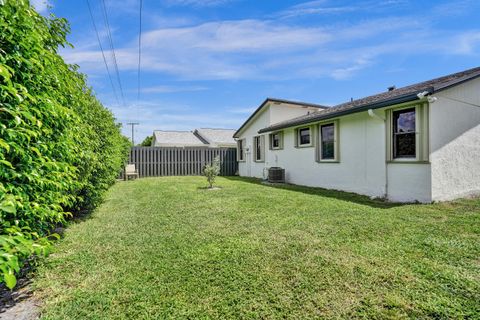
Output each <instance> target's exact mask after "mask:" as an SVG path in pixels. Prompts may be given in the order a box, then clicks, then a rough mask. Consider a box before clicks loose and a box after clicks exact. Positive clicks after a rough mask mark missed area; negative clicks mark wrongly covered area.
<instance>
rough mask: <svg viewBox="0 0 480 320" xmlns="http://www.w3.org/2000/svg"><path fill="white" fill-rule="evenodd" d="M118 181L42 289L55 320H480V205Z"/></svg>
mask: <svg viewBox="0 0 480 320" xmlns="http://www.w3.org/2000/svg"><path fill="white" fill-rule="evenodd" d="M205 185H206V182H205V180H204V178H202V177H167V178H148V179H140V180H136V181H131V182H120V183H117V184H116V185H115V186H114V187H113V188H112V189H111V190H110V191H109V194H108V198H107V200H106V202H105V203H104V204H103V205H102V206H101V207H100V208H99V209H98V210H97V211H96V212H95V213H94V214H93V215H92V216H91V218H89V219H87V220H85V221H82V222H79V223H76V224H74V225H72V226H71V227H70V228H68V230H67V232H66V237H65V238H64V239H62V240H61V241H60V242H59V243H58V245H57V246H56V252H55V253H54V254H53V255H52V256H50V257H49V258H48V259H47V261H46V262H45V263H44V264H42V266H41V267H40V268H39V270H38V272H37V273H38V274H37V276H36V278H35V287H36V288H37V289H36V290H37V295H38V296H39V297H40V298H41V299H42V300H43V307H42V312H43V317H44V318H45V319H157V318H158V319H165V318H175V319H182V318H189V319H192V318H201V319H208V318H222V319H225V318H243V319H250V318H267V319H274V318H292V319H299V318H361V317H364V318H382V319H383V318H395V319H396V318H437V319H438V318H445V319H446V318H468V317H469V318H471V319H474V318H477V319H478V318H480V200H478V199H477V200H465V201H459V202H455V203H444V204H434V205H403V206H401V205H394V204H388V203H383V202H379V201H372V200H369V199H368V198H366V197H362V196H357V195H353V194H349V193H341V192H335V191H326V190H322V189H313V188H305V187H297V186H284V187H272V186H267V185H262V184H260V183H259V182H258V181H256V180H247V179H241V178H229V179H227V178H219V179H218V185H219V186H221V187H222V189H221V190H214V191H211V190H205V189H204V188H203V187H204V186H205Z"/></svg>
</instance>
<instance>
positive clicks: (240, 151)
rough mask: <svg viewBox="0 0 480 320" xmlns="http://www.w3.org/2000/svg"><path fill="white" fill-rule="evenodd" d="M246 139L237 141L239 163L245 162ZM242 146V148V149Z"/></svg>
mask: <svg viewBox="0 0 480 320" xmlns="http://www.w3.org/2000/svg"><path fill="white" fill-rule="evenodd" d="M245 142H246V140H245V139H239V140H237V161H238V162H245V161H246V160H245ZM240 144H241V145H242V148H241V149H240Z"/></svg>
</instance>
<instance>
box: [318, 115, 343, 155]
mask: <svg viewBox="0 0 480 320" xmlns="http://www.w3.org/2000/svg"><path fill="white" fill-rule="evenodd" d="M327 125H333V154H334V157H333V159H324V158H322V126H327ZM317 131H318V138H317V143H316V146H317V153H316V154H317V157H316V158H317V159H316V160H317V162H326V163H336V162H340V148H339V121H338V120H333V121H326V122H320V123H319V124H318V127H317Z"/></svg>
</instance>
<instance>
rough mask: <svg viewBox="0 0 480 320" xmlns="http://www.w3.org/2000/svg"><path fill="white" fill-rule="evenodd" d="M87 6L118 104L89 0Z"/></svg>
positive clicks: (116, 97) (118, 102)
mask: <svg viewBox="0 0 480 320" xmlns="http://www.w3.org/2000/svg"><path fill="white" fill-rule="evenodd" d="M87 6H88V11H89V12H90V18H91V19H92V24H93V29H95V34H96V35H97V40H98V45H99V47H100V51H101V52H102V57H103V63H104V64H105V68H106V69H107V74H108V78H109V79H110V84H111V85H112V90H113V94H114V95H115V100H116V101H117V104H120V101H119V100H118V94H117V90H116V89H115V85H114V84H113V79H112V76H111V74H110V68H109V67H108V63H107V59H106V58H105V53H104V51H103V46H102V42H101V41H100V36H99V35H98V29H97V25H96V24H95V19H94V17H93V13H92V8H91V7H90V1H89V0H87Z"/></svg>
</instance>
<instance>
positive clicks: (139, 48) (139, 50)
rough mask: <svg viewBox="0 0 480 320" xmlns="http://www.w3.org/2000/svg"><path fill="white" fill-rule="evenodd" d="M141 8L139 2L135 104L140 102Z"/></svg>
mask: <svg viewBox="0 0 480 320" xmlns="http://www.w3.org/2000/svg"><path fill="white" fill-rule="evenodd" d="M142 6H143V0H140V19H139V28H138V29H139V33H138V79H137V85H138V88H137V102H138V101H139V100H140V68H141V62H142Z"/></svg>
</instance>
